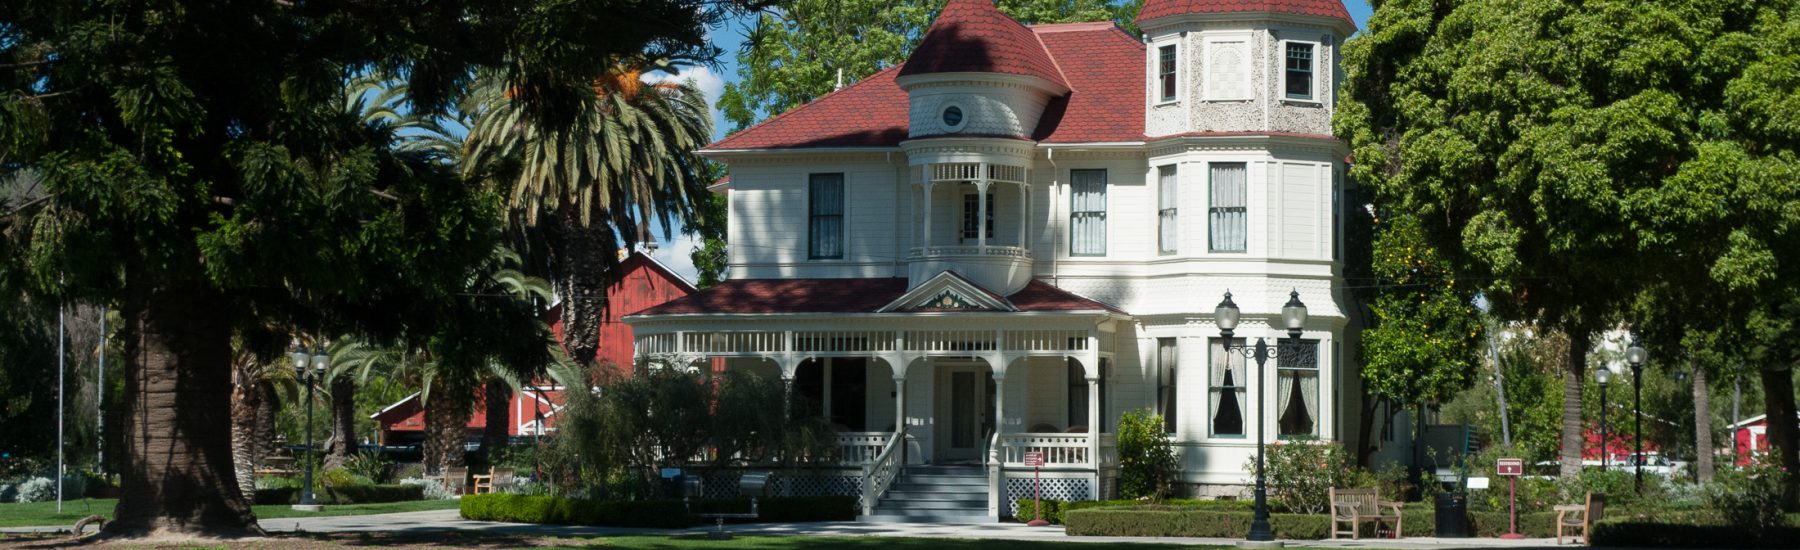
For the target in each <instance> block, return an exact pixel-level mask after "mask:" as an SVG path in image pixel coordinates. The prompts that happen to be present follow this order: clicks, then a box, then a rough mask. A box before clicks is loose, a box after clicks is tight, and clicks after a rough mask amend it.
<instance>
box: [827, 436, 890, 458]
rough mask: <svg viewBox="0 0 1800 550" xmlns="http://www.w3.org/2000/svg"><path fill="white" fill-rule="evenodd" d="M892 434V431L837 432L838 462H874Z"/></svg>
mask: <svg viewBox="0 0 1800 550" xmlns="http://www.w3.org/2000/svg"><path fill="white" fill-rule="evenodd" d="M893 435H894V433H893V432H839V433H838V434H837V447H838V463H839V464H844V465H850V466H859V465H863V464H869V463H872V462H875V459H876V458H877V457H879V456H880V455H881V451H882V449H884V448H886V447H887V445H888V440H890V439H892V437H893Z"/></svg>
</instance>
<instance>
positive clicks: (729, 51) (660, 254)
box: [655, 0, 1373, 281]
mask: <svg viewBox="0 0 1800 550" xmlns="http://www.w3.org/2000/svg"><path fill="white" fill-rule="evenodd" d="M1344 7H1346V8H1348V9H1349V10H1350V18H1351V19H1354V20H1355V21H1356V27H1357V28H1359V29H1361V28H1365V27H1367V26H1368V22H1369V14H1370V13H1371V12H1372V11H1373V9H1372V8H1371V7H1370V6H1369V3H1368V1H1367V0H1345V1H1344ZM754 21H755V19H754V17H753V16H746V17H739V18H736V19H733V20H730V21H727V22H726V23H725V24H724V25H723V26H721V27H720V28H716V29H712V31H711V32H710V33H709V34H708V38H710V39H711V40H712V42H713V45H715V46H718V47H719V48H720V49H722V50H724V52H725V53H724V55H722V56H720V59H719V63H718V66H717V67H707V66H699V67H689V68H688V69H687V70H684V71H682V72H681V74H678V75H675V76H673V77H665V78H674V79H678V80H685V79H689V78H691V79H693V80H694V82H695V83H696V84H698V85H699V87H700V89H701V90H702V91H704V92H705V93H706V97H707V100H708V101H709V102H710V101H713V100H714V99H715V98H717V97H719V93H720V92H722V91H724V89H725V84H726V83H727V82H736V81H737V80H738V77H737V70H738V65H737V52H738V50H739V49H741V48H742V47H743V45H744V35H745V33H746V32H748V27H749V25H750V24H751V23H752V22H754ZM728 127H729V125H728V124H727V123H726V122H725V118H724V117H723V116H722V115H721V114H720V113H719V110H718V109H713V128H714V130H713V138H714V139H720V138H723V137H725V130H726V129H727V128H728ZM679 232H680V230H679V229H678V230H677V233H679ZM668 241H669V242H666V243H664V244H663V246H662V247H661V248H660V249H658V250H657V251H656V254H655V257H656V259H657V260H659V261H661V262H662V263H664V264H666V265H668V266H669V268H670V269H672V270H674V271H675V272H676V273H677V274H680V275H681V276H683V277H687V278H688V280H689V281H692V280H695V279H696V278H698V271H696V270H695V269H694V264H693V262H692V261H690V260H689V259H688V253H690V252H692V251H693V249H694V241H693V239H692V238H691V237H688V236H686V235H680V234H677V235H671V238H670V239H668Z"/></svg>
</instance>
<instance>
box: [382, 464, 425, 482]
mask: <svg viewBox="0 0 1800 550" xmlns="http://www.w3.org/2000/svg"><path fill="white" fill-rule="evenodd" d="M415 477H417V478H423V477H425V465H424V464H420V463H417V462H409V463H406V464H400V465H398V466H395V467H394V471H393V474H392V477H390V478H389V479H412V478H415Z"/></svg>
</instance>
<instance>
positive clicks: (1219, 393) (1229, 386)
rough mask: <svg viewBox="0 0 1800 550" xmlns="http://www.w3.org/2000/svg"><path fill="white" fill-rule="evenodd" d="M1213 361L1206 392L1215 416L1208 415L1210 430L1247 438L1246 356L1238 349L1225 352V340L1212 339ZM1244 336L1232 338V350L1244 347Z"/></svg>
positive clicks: (1224, 434)
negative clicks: (1245, 411)
mask: <svg viewBox="0 0 1800 550" xmlns="http://www.w3.org/2000/svg"><path fill="white" fill-rule="evenodd" d="M1210 343H1211V344H1212V349H1211V350H1210V351H1211V353H1210V354H1209V355H1211V357H1212V364H1211V365H1210V367H1211V368H1209V369H1208V370H1210V371H1211V372H1210V373H1209V374H1208V376H1210V377H1211V378H1212V384H1211V386H1210V388H1209V391H1208V392H1207V393H1208V394H1209V396H1208V397H1211V401H1212V411H1211V413H1212V415H1211V416H1209V417H1208V419H1209V422H1208V424H1210V425H1211V429H1210V430H1208V433H1210V434H1211V435H1212V436H1213V437H1244V384H1245V381H1246V380H1248V378H1247V376H1246V375H1245V373H1244V356H1243V355H1240V354H1238V353H1237V352H1236V351H1231V352H1227V351H1225V340H1224V339H1222V338H1212V339H1211V340H1210ZM1243 345H1244V339H1243V338H1233V339H1231V347H1232V349H1233V350H1237V349H1242V346H1243Z"/></svg>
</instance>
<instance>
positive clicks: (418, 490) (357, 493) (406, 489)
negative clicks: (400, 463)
mask: <svg viewBox="0 0 1800 550" xmlns="http://www.w3.org/2000/svg"><path fill="white" fill-rule="evenodd" d="M325 496H326V498H327V499H329V502H331V503H332V504H374V503H379V502H405V501H409V500H425V486H423V485H397V484H396V485H352V486H349V487H327V488H326V489H325Z"/></svg>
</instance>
